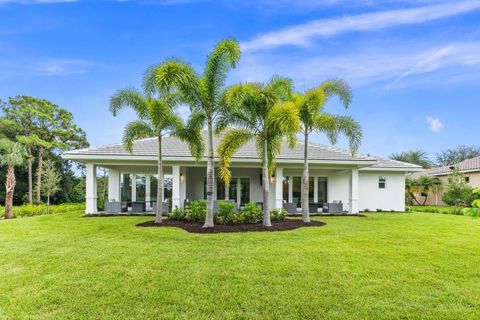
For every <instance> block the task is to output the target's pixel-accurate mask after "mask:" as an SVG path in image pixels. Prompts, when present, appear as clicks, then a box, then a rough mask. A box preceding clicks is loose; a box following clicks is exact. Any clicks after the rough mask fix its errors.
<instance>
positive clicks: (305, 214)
mask: <svg viewBox="0 0 480 320" xmlns="http://www.w3.org/2000/svg"><path fill="white" fill-rule="evenodd" d="M309 178H310V177H309V173H308V133H305V146H304V148H303V177H302V221H303V222H306V223H309V222H310V208H309V205H308V201H309V198H308V191H309V189H310V188H309V187H310V186H309Z"/></svg>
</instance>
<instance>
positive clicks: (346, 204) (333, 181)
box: [86, 162, 359, 214]
mask: <svg viewBox="0 0 480 320" xmlns="http://www.w3.org/2000/svg"><path fill="white" fill-rule="evenodd" d="M99 167H102V168H105V169H106V170H107V172H108V194H107V196H106V199H105V202H106V207H105V208H100V210H98V209H97V200H98V199H97V170H98V168H99ZM156 171H157V167H156V163H155V162H150V163H138V164H136V165H131V164H114V163H102V162H97V163H86V214H97V213H98V212H99V211H100V212H101V211H102V210H104V209H106V211H107V212H108V211H112V210H113V211H115V212H125V213H126V212H137V213H139V212H153V211H154V210H155V208H156V205H157V203H156V194H157V181H158V180H157V174H156ZM309 181H310V183H309V185H310V189H309V204H310V206H309V207H310V212H311V213H317V212H321V211H322V208H323V206H324V204H330V203H334V202H335V203H337V204H341V208H342V211H347V212H348V213H351V214H357V213H358V212H359V210H358V209H359V208H358V201H359V187H358V185H359V168H358V167H357V166H353V167H352V166H345V165H330V164H312V165H311V167H310V178H309ZM269 182H270V207H271V208H272V209H273V208H285V209H287V211H289V212H290V213H293V212H300V207H301V186H302V169H301V165H292V164H285V165H281V164H278V165H277V168H276V170H275V172H274V174H273V175H272V176H271V177H270V178H269ZM164 188H165V190H164V200H165V203H164V204H163V206H164V209H166V210H168V211H170V210H172V209H173V208H175V207H178V208H184V206H185V205H186V204H188V203H189V202H191V201H193V200H199V199H206V167H205V166H204V165H192V164H191V163H188V164H187V163H184V164H182V163H165V164H164ZM214 199H215V200H217V201H220V200H230V201H233V202H234V203H235V204H236V206H237V208H238V209H241V208H242V207H243V206H244V205H245V204H246V203H249V202H254V203H258V204H259V205H263V204H262V201H263V195H262V174H261V168H260V167H259V166H258V164H255V165H254V164H243V165H242V164H236V165H234V166H233V168H232V181H231V184H230V185H228V186H227V185H225V183H224V182H223V181H222V180H221V179H219V177H218V174H215V183H214ZM112 204H113V205H112Z"/></svg>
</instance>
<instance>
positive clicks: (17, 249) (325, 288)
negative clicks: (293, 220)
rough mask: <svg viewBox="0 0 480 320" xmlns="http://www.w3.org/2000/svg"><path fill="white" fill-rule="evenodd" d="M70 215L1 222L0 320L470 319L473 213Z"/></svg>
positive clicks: (474, 271)
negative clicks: (281, 227) (229, 220)
mask: <svg viewBox="0 0 480 320" xmlns="http://www.w3.org/2000/svg"><path fill="white" fill-rule="evenodd" d="M81 215H82V213H81V212H71V213H66V214H58V215H51V216H41V217H32V218H22V219H15V220H10V221H0V319H1V318H2V317H3V318H6V319H50V318H54V319H63V318H69V319H133V318H137V319H148V318H150V319H157V318H162V319H168V318H172V319H174V318H175V319H324V318H328V319H372V318H374V319H398V318H403V319H439V318H442V319H479V318H480V237H479V235H480V219H473V218H470V217H465V216H450V215H440V214H429V213H408V214H402V213H369V214H368V217H367V218H357V217H329V218H321V220H323V221H326V222H327V226H325V227H321V228H302V229H297V230H294V231H287V232H276V233H268V232H261V233H243V234H240V233H237V234H213V235H199V234H189V233H187V232H185V231H183V230H179V229H175V228H139V227H135V224H137V223H139V222H143V221H147V220H150V219H151V218H149V217H110V218H82V217H81ZM316 219H319V218H316Z"/></svg>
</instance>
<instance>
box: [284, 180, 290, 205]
mask: <svg viewBox="0 0 480 320" xmlns="http://www.w3.org/2000/svg"><path fill="white" fill-rule="evenodd" d="M289 179H290V178H289V177H283V181H282V186H283V192H282V193H283V201H285V202H288V185H289V184H290V180H289Z"/></svg>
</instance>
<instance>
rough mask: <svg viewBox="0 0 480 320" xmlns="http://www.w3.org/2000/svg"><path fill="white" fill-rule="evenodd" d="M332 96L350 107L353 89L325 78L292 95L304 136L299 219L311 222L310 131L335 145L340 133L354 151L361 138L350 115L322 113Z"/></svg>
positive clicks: (357, 127) (359, 130)
mask: <svg viewBox="0 0 480 320" xmlns="http://www.w3.org/2000/svg"><path fill="white" fill-rule="evenodd" d="M333 96H337V97H338V98H339V99H340V101H341V102H342V104H343V106H344V107H345V108H348V107H349V106H350V102H351V100H352V92H351V90H350V86H349V85H348V84H347V83H346V82H344V81H343V80H339V79H332V80H326V81H324V82H323V83H322V84H321V85H320V86H319V87H316V88H313V89H310V90H308V91H307V92H305V94H296V95H294V97H293V98H292V101H293V103H294V104H295V105H296V106H297V108H298V111H299V112H298V114H299V116H300V122H301V127H300V132H301V133H302V135H303V139H304V151H303V153H304V157H303V177H302V220H303V222H310V212H309V211H310V210H309V206H308V190H309V169H308V143H309V142H308V141H309V135H310V134H311V133H313V132H319V133H325V134H326V136H327V138H328V139H329V140H330V142H331V143H332V144H335V143H336V142H337V139H338V135H339V134H344V135H345V136H346V137H347V138H348V140H349V144H350V149H351V151H352V153H354V152H356V151H357V149H358V147H359V145H360V142H361V139H362V130H361V128H360V125H359V124H358V122H356V121H354V120H353V119H352V118H351V117H349V116H337V115H331V114H328V113H325V112H324V106H325V103H326V102H327V101H328V100H329V99H330V98H331V97H333Z"/></svg>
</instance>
